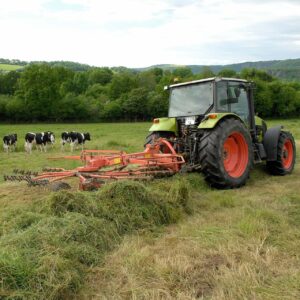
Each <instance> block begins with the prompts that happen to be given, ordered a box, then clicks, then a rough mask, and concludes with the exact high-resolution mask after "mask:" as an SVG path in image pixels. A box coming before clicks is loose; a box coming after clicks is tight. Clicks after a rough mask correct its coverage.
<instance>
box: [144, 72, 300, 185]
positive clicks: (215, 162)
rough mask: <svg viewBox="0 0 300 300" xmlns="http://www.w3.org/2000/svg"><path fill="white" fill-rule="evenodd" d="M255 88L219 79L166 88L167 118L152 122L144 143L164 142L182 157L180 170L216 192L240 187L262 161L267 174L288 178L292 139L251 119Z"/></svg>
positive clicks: (292, 160) (292, 159)
mask: <svg viewBox="0 0 300 300" xmlns="http://www.w3.org/2000/svg"><path fill="white" fill-rule="evenodd" d="M254 89H255V84H254V83H253V82H249V81H247V80H243V79H235V78H218V77H214V78H208V79H202V80H195V81H190V82H185V83H178V84H173V85H169V86H166V87H165V90H168V91H169V93H170V98H169V113H168V117H167V118H157V119H154V120H153V124H152V126H151V128H150V129H149V131H150V134H149V135H148V136H147V138H146V144H153V143H155V141H157V140H158V139H160V138H164V139H166V140H167V141H169V142H170V144H171V145H172V146H173V148H174V149H175V151H176V153H177V154H179V155H182V156H183V157H184V159H185V161H186V163H187V164H186V166H185V167H183V168H182V169H187V170H191V171H193V170H196V171H201V172H202V173H203V174H204V176H205V180H206V181H207V182H208V183H209V184H210V185H211V186H213V187H216V188H221V189H227V188H238V187H240V186H242V185H244V184H245V183H246V181H247V179H248V178H249V172H250V169H251V168H252V167H253V165H254V164H257V163H261V162H262V161H266V166H267V169H268V170H269V172H270V173H271V174H274V175H286V174H290V173H291V172H292V171H293V168H294V165H295V157H296V148H295V141H294V138H293V136H292V134H291V133H290V132H288V131H284V130H283V127H282V126H277V127H272V128H269V129H268V128H267V125H266V123H265V121H264V120H262V119H261V118H259V117H258V116H256V115H255V109H254V96H253V95H254ZM160 151H161V152H162V153H167V152H168V151H169V148H164V146H161V149H160Z"/></svg>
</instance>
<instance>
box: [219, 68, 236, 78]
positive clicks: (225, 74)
mask: <svg viewBox="0 0 300 300" xmlns="http://www.w3.org/2000/svg"><path fill="white" fill-rule="evenodd" d="M218 76H220V77H227V78H236V77H238V75H237V73H236V71H234V70H231V69H223V70H221V71H220V72H219V73H218Z"/></svg>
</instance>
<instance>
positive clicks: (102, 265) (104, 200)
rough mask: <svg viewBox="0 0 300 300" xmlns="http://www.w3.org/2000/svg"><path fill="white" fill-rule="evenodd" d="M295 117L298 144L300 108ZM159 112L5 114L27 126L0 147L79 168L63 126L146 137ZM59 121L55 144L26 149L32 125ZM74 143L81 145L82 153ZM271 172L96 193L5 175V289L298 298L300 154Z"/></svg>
mask: <svg viewBox="0 0 300 300" xmlns="http://www.w3.org/2000/svg"><path fill="white" fill-rule="evenodd" d="M268 124H270V125H275V124H282V125H284V126H285V128H286V129H289V130H290V131H291V132H292V133H293V135H294V136H295V138H296V144H297V147H298V149H299V147H300V120H297V119H294V120H280V121H269V122H268ZM149 125H150V124H149V123H130V124H129V123H118V124H116V123H114V124H44V125H42V124H35V125H29V124H28V125H0V133H1V136H3V135H4V134H7V133H17V134H18V140H19V141H18V147H17V151H16V152H14V153H9V154H6V153H4V152H2V153H0V175H1V177H2V175H3V174H6V173H10V172H12V170H13V169H15V168H18V169H30V170H40V169H41V168H42V167H45V166H57V167H58V166H62V167H66V168H72V167H75V166H76V165H78V162H73V161H52V160H51V161H49V160H48V157H54V156H55V157H56V156H60V155H68V154H70V152H69V148H68V146H67V147H66V149H65V151H64V152H63V153H62V152H61V149H60V145H59V136H60V133H61V132H62V131H64V130H66V131H69V130H78V131H81V132H84V131H88V132H90V133H91V137H92V141H91V142H87V144H86V148H88V149H117V150H125V151H127V152H133V151H140V150H142V149H143V142H144V138H145V136H146V135H147V130H148V128H149ZM46 130H51V131H54V133H55V134H56V137H57V143H56V145H55V147H54V148H53V149H49V151H48V152H47V153H40V152H38V151H36V150H35V151H34V152H33V154H32V155H28V154H26V153H25V152H24V135H25V133H26V132H29V131H33V132H38V131H46ZM79 152H80V151H79V150H78V151H76V152H75V153H79ZM299 159H300V155H299V151H298V153H297V165H296V168H295V171H294V173H293V174H292V175H289V176H285V177H276V176H270V175H269V174H268V173H267V172H266V170H265V168H264V165H260V166H256V167H255V169H254V170H252V172H251V176H250V179H249V181H248V182H247V185H246V186H245V187H243V188H240V189H237V190H227V191H219V190H213V189H211V188H209V187H208V186H207V184H206V183H205V182H204V180H203V177H202V175H201V174H186V175H176V176H175V177H173V178H168V179H160V180H155V181H153V182H149V183H145V184H140V183H132V184H131V183H126V182H125V183H124V184H121V185H118V184H117V185H115V184H114V185H112V186H110V185H107V186H106V187H105V188H103V189H102V190H100V191H99V192H96V193H89V192H86V193H80V192H77V191H76V184H77V183H76V181H75V180H71V184H72V190H71V192H64V193H54V192H50V191H49V190H48V189H47V188H45V187H35V188H29V187H27V186H26V184H25V183H15V182H12V183H11V182H9V183H8V182H3V180H2V178H1V182H0V224H1V225H0V298H5V297H8V298H9V297H10V298H13V299H41V298H47V299H58V298H73V297H74V295H75V294H76V295H77V298H78V299H149V298H150V299H199V298H200V299H278V300H279V299H299V298H300V255H299V249H300V234H299V226H300V188H299V186H300V166H299Z"/></svg>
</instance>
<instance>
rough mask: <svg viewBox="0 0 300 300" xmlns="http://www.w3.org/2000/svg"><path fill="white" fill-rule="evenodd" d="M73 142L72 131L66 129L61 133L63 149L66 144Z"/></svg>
mask: <svg viewBox="0 0 300 300" xmlns="http://www.w3.org/2000/svg"><path fill="white" fill-rule="evenodd" d="M70 142H71V138H70V132H68V131H64V132H62V134H61V150H64V146H65V144H67V143H70Z"/></svg>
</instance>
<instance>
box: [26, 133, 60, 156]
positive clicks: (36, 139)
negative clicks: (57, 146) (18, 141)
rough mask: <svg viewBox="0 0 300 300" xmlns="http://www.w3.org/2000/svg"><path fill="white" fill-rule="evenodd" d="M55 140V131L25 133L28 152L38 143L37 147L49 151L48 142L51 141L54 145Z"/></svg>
mask: <svg viewBox="0 0 300 300" xmlns="http://www.w3.org/2000/svg"><path fill="white" fill-rule="evenodd" d="M54 142H55V136H54V134H53V132H51V131H46V132H39V133H33V132H28V133H26V135H25V150H26V152H28V153H31V151H32V145H33V144H36V147H37V148H38V149H40V150H41V151H43V150H44V151H45V152H46V151H47V143H51V144H52V145H53V144H54Z"/></svg>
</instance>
